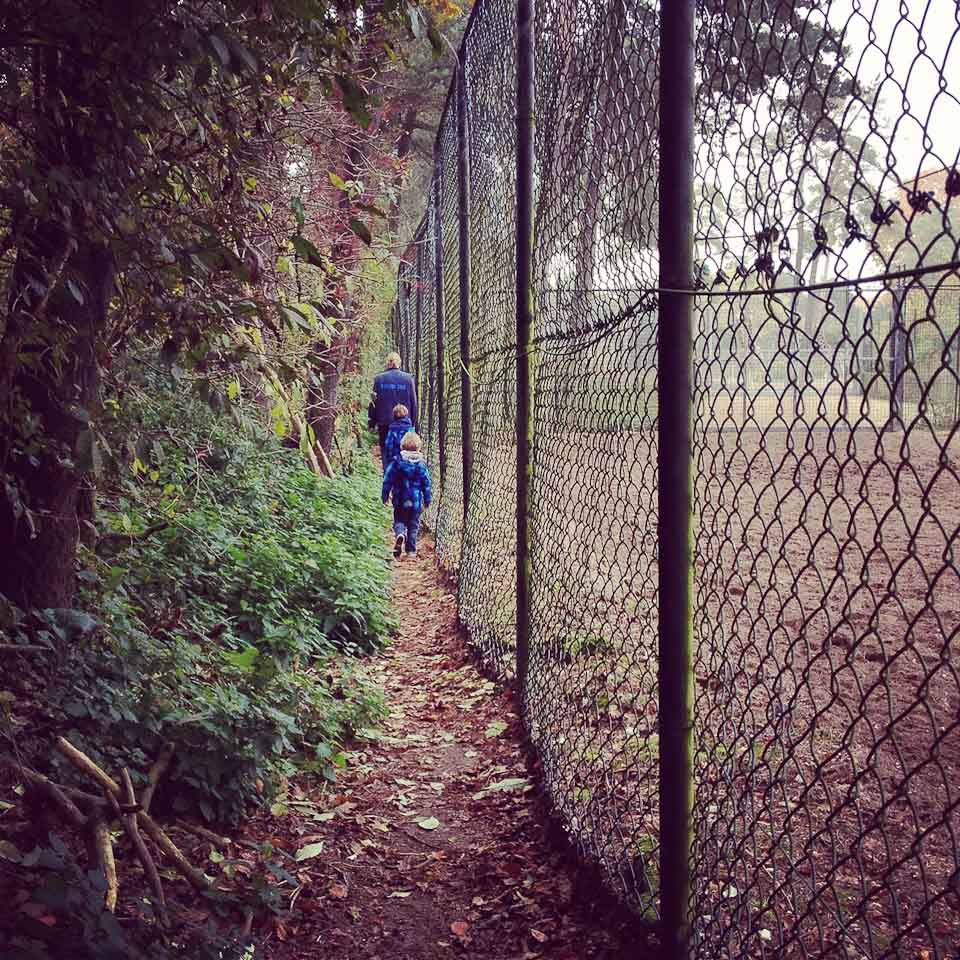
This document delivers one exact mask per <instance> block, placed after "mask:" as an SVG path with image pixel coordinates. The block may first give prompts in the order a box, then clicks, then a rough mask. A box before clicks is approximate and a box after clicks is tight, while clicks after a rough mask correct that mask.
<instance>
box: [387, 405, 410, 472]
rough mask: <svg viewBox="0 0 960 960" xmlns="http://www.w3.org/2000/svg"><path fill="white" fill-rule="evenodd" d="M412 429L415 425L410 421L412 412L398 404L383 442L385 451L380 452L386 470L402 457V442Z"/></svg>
mask: <svg viewBox="0 0 960 960" xmlns="http://www.w3.org/2000/svg"><path fill="white" fill-rule="evenodd" d="M412 429H413V423H411V421H410V411H409V410H408V409H407V408H406V407H405V406H404V405H403V404H402V403H398V404H397V405H396V406H395V407H394V408H393V421H392V422H391V424H390V426H389V427H387V436H386V439H385V440H384V441H383V449H382V450H381V451H380V456H381V458H382V459H383V469H384V470H386V469H387V467H388V466H389V465H390V464H391V463H393V461H394V460H396V459H397V458H398V457H399V456H400V441H401V440H402V439H403V438H404V435H405V434H407V433H409V432H410V431H411V430H412Z"/></svg>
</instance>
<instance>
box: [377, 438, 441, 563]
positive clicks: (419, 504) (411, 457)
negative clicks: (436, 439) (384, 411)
mask: <svg viewBox="0 0 960 960" xmlns="http://www.w3.org/2000/svg"><path fill="white" fill-rule="evenodd" d="M422 446H423V441H422V440H421V439H420V437H418V436H417V434H415V433H414V432H413V431H412V430H411V431H410V432H409V433H407V434H405V435H404V437H403V439H402V440H401V441H400V456H399V457H398V458H397V459H396V460H394V461H393V462H392V463H390V465H389V466H388V467H387V471H386V473H385V474H384V475H383V490H382V492H381V495H382V497H383V502H384V503H386V502H387V501H388V500H389V499H390V497H391V496H393V532H394V533H395V534H396V536H397V539H396V542H395V543H394V545H393V555H394V556H395V557H396V558H397V559H398V560H399V559H400V556H401V554H403V552H404V548H406V553H407V556H413V555H414V554H416V552H417V533H418V532H419V530H420V514H421V513H423V511H424V510H425V509H426V508H427V507H429V506H430V501H431V500H432V499H433V486H432V484H431V483H430V471H429V470H428V469H427V464H426V463H425V461H424V459H423V456H422V454H421V453H420V448H421V447H422Z"/></svg>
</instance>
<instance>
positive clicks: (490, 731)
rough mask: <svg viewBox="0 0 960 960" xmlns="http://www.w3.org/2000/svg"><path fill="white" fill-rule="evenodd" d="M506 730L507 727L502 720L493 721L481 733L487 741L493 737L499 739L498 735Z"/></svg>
mask: <svg viewBox="0 0 960 960" xmlns="http://www.w3.org/2000/svg"><path fill="white" fill-rule="evenodd" d="M506 729H507V725H506V724H505V723H504V722H503V721H502V720H494V721H493V722H492V723H491V724H490V726H489V727H487V729H486V730H484V731H483V735H484V736H485V737H486V738H487V739H488V740H492V739H493V738H494V737H499V736H500V734H501V733H503V731H504V730H506Z"/></svg>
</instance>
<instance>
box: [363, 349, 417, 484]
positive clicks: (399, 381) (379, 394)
mask: <svg viewBox="0 0 960 960" xmlns="http://www.w3.org/2000/svg"><path fill="white" fill-rule="evenodd" d="M398 403H401V404H403V406H405V407H406V408H407V411H408V413H409V416H410V421H411V423H412V424H413V429H414V430H416V429H417V425H418V424H419V419H418V417H417V387H416V384H414V382H413V377H411V376H410V374H409V373H407V372H406V371H404V370H401V369H400V354H399V353H388V354H387V369H386V370H384V372H383V373H378V374H377V375H376V377H374V380H373V399H372V400H371V401H370V406H369V407H368V408H367V420H368V421H369V425H370V429H371V430H372V429H373V428H374V426H376V428H377V434H378V436H379V439H380V457H381V459H383V455H384V448H385V447H386V442H387V430H388V429H389V427H390V423H391V421H392V420H393V408H394V407H395V406H396V405H397V404H398ZM383 468H384V470H386V468H387V464H386V461H384V463H383Z"/></svg>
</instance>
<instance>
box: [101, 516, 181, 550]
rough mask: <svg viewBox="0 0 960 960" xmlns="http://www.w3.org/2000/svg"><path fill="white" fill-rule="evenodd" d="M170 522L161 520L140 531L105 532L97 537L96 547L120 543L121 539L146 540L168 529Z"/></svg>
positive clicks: (130, 540)
mask: <svg viewBox="0 0 960 960" xmlns="http://www.w3.org/2000/svg"><path fill="white" fill-rule="evenodd" d="M169 526H170V524H169V522H168V521H166V520H161V521H159V522H158V523H153V524H151V525H150V526H149V527H146V528H145V529H143V530H141V531H140V532H139V533H105V534H104V535H103V536H102V537H99V538H98V539H97V546H96V549H97V550H100V549H101V547H104V546H106V545H107V544H110V543H119V542H121V541H124V540H126V541H129V542H132V541H134V540H146V539H147V537H152V536H153V535H154V534H155V533H160V531H161V530H166V529H167V527H169Z"/></svg>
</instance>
